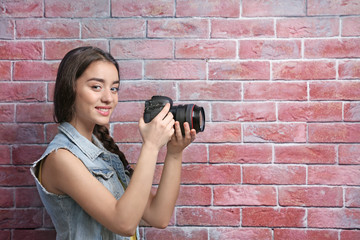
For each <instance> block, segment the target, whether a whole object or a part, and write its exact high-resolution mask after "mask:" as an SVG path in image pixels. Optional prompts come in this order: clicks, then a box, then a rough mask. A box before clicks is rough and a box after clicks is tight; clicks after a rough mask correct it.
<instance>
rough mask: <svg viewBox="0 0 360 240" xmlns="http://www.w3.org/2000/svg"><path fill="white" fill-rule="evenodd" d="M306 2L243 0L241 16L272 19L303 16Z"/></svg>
mask: <svg viewBox="0 0 360 240" xmlns="http://www.w3.org/2000/svg"><path fill="white" fill-rule="evenodd" d="M305 4H306V2H305V1H303V0H293V1H291V2H289V1H287V0H256V1H254V0H243V2H242V16H244V17H274V16H281V17H284V16H305V13H306V6H305Z"/></svg>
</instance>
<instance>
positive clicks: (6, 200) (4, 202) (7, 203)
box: [0, 188, 15, 237]
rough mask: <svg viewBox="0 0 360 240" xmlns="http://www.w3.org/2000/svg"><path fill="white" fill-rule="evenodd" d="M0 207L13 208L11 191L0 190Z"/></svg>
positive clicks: (12, 192)
mask: <svg viewBox="0 0 360 240" xmlns="http://www.w3.org/2000/svg"><path fill="white" fill-rule="evenodd" d="M0 205H1V207H2V208H12V207H14V206H15V205H14V190H13V189H7V188H0ZM0 237H1V235H0Z"/></svg>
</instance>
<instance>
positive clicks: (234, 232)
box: [209, 227, 272, 240]
mask: <svg viewBox="0 0 360 240" xmlns="http://www.w3.org/2000/svg"><path fill="white" fill-rule="evenodd" d="M209 232H210V240H218V239H246V240H259V239H261V240H272V233H271V229H265V228H243V227H242V228H225V227H222V228H210V230H209Z"/></svg>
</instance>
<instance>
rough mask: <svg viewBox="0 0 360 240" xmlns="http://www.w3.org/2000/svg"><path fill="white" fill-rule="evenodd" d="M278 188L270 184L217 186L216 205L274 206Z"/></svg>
mask: <svg viewBox="0 0 360 240" xmlns="http://www.w3.org/2000/svg"><path fill="white" fill-rule="evenodd" d="M276 195H277V194H276V189H275V188H274V187H270V186H215V187H214V203H213V204H214V205H221V206H226V205H230V206H234V205H235V206H246V205H248V206H274V205H276V204H277V199H276Z"/></svg>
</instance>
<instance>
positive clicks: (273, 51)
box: [239, 40, 301, 59]
mask: <svg viewBox="0 0 360 240" xmlns="http://www.w3.org/2000/svg"><path fill="white" fill-rule="evenodd" d="M239 57H240V58H241V59H293V58H301V42H300V41H299V40H241V41H240V48H239Z"/></svg>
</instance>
